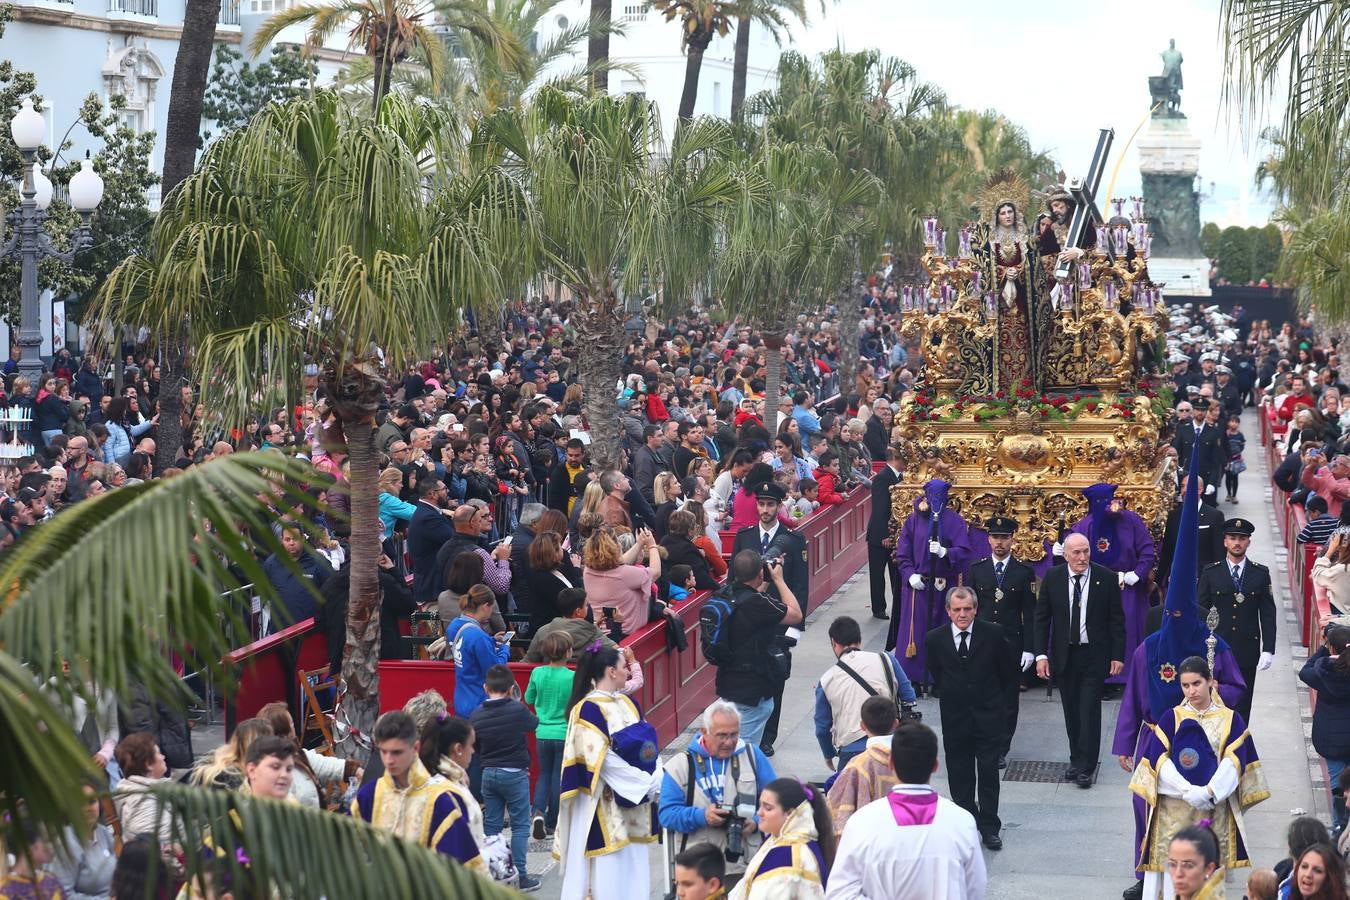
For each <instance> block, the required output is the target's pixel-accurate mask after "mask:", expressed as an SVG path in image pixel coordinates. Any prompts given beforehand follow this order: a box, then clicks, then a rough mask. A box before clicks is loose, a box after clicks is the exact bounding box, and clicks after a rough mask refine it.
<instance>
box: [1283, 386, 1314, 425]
mask: <svg viewBox="0 0 1350 900" xmlns="http://www.w3.org/2000/svg"><path fill="white" fill-rule="evenodd" d="M1300 403H1306V404H1308V405H1309V406H1311V407H1313V408H1314V409H1315V408H1316V407H1317V400H1315V399H1314V398H1313V395H1312V394H1294V392H1293V391H1290V392H1289V393H1287V394H1285V395H1284V396H1283V397H1281V398H1280V405H1279V406H1278V407H1276V409H1275V414H1276V415H1278V416H1279V417H1280V418H1281V419H1282V420H1283V421H1285V422H1288V421H1291V420H1292V419H1293V418H1294V407H1296V406H1298V405H1299V404H1300Z"/></svg>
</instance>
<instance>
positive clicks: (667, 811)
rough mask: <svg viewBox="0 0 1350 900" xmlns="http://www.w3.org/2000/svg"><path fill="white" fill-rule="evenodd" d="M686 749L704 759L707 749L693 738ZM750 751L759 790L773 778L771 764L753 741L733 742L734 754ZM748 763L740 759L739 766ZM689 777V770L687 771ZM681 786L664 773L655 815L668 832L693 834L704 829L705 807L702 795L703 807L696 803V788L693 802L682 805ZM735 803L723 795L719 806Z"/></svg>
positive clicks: (697, 795) (682, 792)
mask: <svg viewBox="0 0 1350 900" xmlns="http://www.w3.org/2000/svg"><path fill="white" fill-rule="evenodd" d="M689 751H690V752H691V753H693V754H694V755H695V756H700V757H702V758H703V759H705V760H706V759H708V751H706V750H704V749H703V742H702V741H700V740H699V739H698V738H697V737H695V738H694V739H693V740H692V741H690V742H689ZM746 753H753V754H754V755H755V781H757V782H758V787H759V790H760V791H763V790H764V786H765V785H766V784H768V783H769V782H771V781H773V780H774V779H775V778H777V777H778V775H777V774H776V773H775V772H774V770H773V763H771V762H769V758H768V757H767V756H765V755H764V754H763V752H761V751H760V749H759V748H758V747H756V746H755V745H754V744H746V743H745V741H737V743H736V754H737V755H743V754H746ZM747 764H748V763H747V762H746V761H745V760H744V759H743V760H742V761H741V765H743V766H744V765H747ZM689 777H691V778H692V777H693V773H692V772H690V773H689ZM684 796H685V789H684V788H683V787H681V786H680V785H679V783H678V782H676V781H675V779H674V778H671V777H670V774H669V773H667V774H665V775H664V776H662V778H661V799H660V800H659V802H658V804H657V814H656V816H657V818H658V819H659V820H660V822H661V827H662V828H666V829H669V830H670V831H678V832H680V833H681V834H693V833H694V832H695V831H698V830H699V829H700V828H706V827H707V825H708V819H707V816H706V814H705V813H704V812H703V809H704V806H707V803H706V798H704V799H705V802H704V804H703V806H700V805H698V798H699V796H700V794H699V791H698V790H697V788H695V790H694V803H693V804H692V805H686V804H685V802H684ZM734 802H735V799H734V798H723V800H722V805H723V806H729V805H731V804H733V803H734Z"/></svg>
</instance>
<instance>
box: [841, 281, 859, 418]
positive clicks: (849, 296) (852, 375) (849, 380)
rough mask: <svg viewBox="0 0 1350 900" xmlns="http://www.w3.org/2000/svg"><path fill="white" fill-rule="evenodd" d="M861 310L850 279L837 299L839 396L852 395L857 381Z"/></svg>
mask: <svg viewBox="0 0 1350 900" xmlns="http://www.w3.org/2000/svg"><path fill="white" fill-rule="evenodd" d="M861 321H862V309H861V308H860V307H859V305H858V291H857V287H856V285H855V283H854V282H853V280H852V278H850V280H849V284H848V286H847V287H846V288H844V291H843V294H842V296H841V297H840V299H839V395H840V396H841V397H843V396H847V395H849V394H851V393H853V388H854V385H855V383H856V382H857V379H858V357H859V354H858V325H859V323H860V322H861Z"/></svg>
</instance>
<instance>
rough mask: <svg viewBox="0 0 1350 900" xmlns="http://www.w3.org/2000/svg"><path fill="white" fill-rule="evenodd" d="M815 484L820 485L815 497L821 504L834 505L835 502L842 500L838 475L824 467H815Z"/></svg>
mask: <svg viewBox="0 0 1350 900" xmlns="http://www.w3.org/2000/svg"><path fill="white" fill-rule="evenodd" d="M815 476H816V484H818V485H820V493H819V494H818V495H817V499H818V500H820V505H821V506H834V505H835V504H836V503H843V502H844V495H843V494H841V493H839V476H837V475H835V474H834V473H833V472H830V471H827V470H825V469H816V471H815Z"/></svg>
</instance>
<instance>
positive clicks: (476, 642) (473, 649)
mask: <svg viewBox="0 0 1350 900" xmlns="http://www.w3.org/2000/svg"><path fill="white" fill-rule="evenodd" d="M461 631H462V632H464V634H463V637H462V639H460V632H461ZM445 639H446V640H447V641H448V642H449V643H450V645H451V646H452V647H453V648H454V654H455V715H457V716H459V717H460V718H463V719H467V718H468V717H469V716H471V715H473V711H474V710H476V709H477V708H478V707H480V706H482V705H483V701H484V700H486V699H487V692H486V691H484V690H483V679H484V678H486V677H487V670H488V669H490V668H492V667H493V666H495V665H497V663H505V662H506V661H507V660H508V659H510V658H511V645H510V644H498V643H497V642H496V641H495V640H493V638H492V636H491V635H490V634H488V633H487V632H486V631H484V630H483V628H482V626H481V625H479V624H478V623H477V622H475V621H474V620H473V619H471V618H469V617H468V616H464V615H461V616H460V617H459V618H457V619H455V620H454V621H453V622H451V623H450V624H449V626H447V627H446V629H445Z"/></svg>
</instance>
